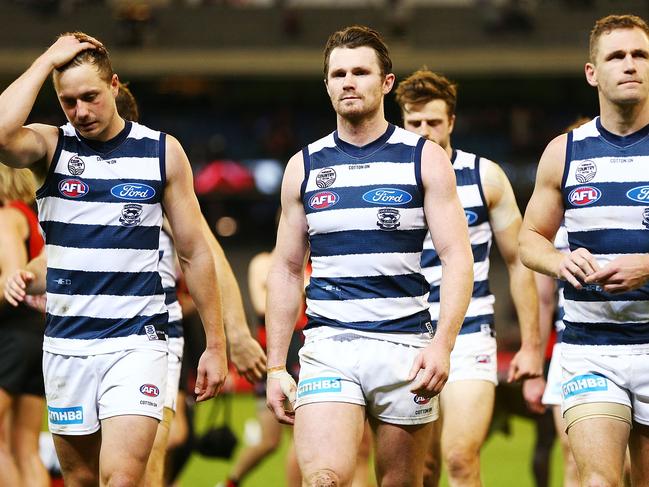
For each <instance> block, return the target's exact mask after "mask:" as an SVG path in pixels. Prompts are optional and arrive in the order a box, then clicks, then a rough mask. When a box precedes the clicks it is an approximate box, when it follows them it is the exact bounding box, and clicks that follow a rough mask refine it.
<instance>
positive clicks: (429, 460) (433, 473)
mask: <svg viewBox="0 0 649 487" xmlns="http://www.w3.org/2000/svg"><path fill="white" fill-rule="evenodd" d="M441 473H442V459H441V458H440V455H438V454H436V453H434V452H428V453H427V454H426V457H425V460H424V487H437V486H438V485H439V479H440V476H441Z"/></svg>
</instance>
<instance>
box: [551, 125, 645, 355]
mask: <svg viewBox="0 0 649 487" xmlns="http://www.w3.org/2000/svg"><path fill="white" fill-rule="evenodd" d="M562 191H563V198H564V206H565V222H566V228H567V230H568V242H569V244H570V250H575V249H577V248H579V247H583V248H585V249H587V250H588V251H589V252H590V253H591V254H593V255H594V256H595V258H596V259H597V261H598V263H599V265H600V266H604V265H606V264H607V263H608V262H610V261H612V260H613V259H615V258H616V257H618V256H621V255H625V254H647V253H649V126H647V127H645V128H643V129H641V130H639V131H637V132H635V133H633V134H630V135H628V136H618V135H615V134H612V133H610V132H609V131H607V130H606V129H604V128H603V127H602V125H601V122H600V119H599V117H598V118H595V119H594V120H592V121H590V122H588V123H586V124H584V125H582V126H581V127H579V128H577V129H575V130H573V131H572V132H570V133H569V134H568V137H567V146H566V163H565V169H564V174H563V181H562ZM564 296H565V316H564V323H565V325H566V329H565V331H564V333H563V341H564V343H568V344H575V345H609V346H611V347H612V346H615V345H620V346H621V345H624V346H625V347H623V349H624V350H627V351H628V350H647V345H648V344H649V284H645V285H644V286H643V287H642V288H640V289H637V290H635V291H630V292H626V293H621V294H609V293H605V292H603V291H602V290H601V288H600V287H599V286H596V285H589V286H585V288H584V289H582V290H577V289H575V288H574V287H573V286H571V285H570V283H567V282H566V284H565V288H564Z"/></svg>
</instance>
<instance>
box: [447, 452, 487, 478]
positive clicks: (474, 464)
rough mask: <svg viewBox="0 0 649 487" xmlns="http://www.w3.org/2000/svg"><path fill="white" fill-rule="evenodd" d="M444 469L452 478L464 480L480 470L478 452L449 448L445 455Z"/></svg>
mask: <svg viewBox="0 0 649 487" xmlns="http://www.w3.org/2000/svg"><path fill="white" fill-rule="evenodd" d="M444 457H445V458H444V459H445V460H446V468H447V469H448V474H449V476H451V477H453V478H466V477H470V476H472V475H474V474H475V471H476V469H479V468H480V457H479V452H478V451H474V450H473V449H470V448H465V447H457V448H451V449H450V450H449V451H448V452H447V453H446V454H445V455H444Z"/></svg>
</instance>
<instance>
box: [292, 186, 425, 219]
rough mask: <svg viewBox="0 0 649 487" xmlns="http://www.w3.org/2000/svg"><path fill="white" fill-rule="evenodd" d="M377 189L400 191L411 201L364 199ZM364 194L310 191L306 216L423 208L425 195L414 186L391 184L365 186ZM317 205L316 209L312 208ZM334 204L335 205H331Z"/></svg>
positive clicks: (348, 189)
mask: <svg viewBox="0 0 649 487" xmlns="http://www.w3.org/2000/svg"><path fill="white" fill-rule="evenodd" d="M376 189H386V190H389V189H398V190H400V191H403V192H405V193H408V195H410V201H408V202H407V203H404V204H394V203H393V204H390V203H371V202H368V201H365V200H364V199H363V195H364V194H366V193H370V192H372V191H373V190H376ZM362 191H363V193H362V194H361V193H360V192H359V188H351V187H343V188H336V189H328V188H327V189H318V190H317V191H308V192H306V193H305V195H304V198H303V202H304V210H305V212H306V214H307V215H308V214H311V213H318V212H320V211H322V210H347V209H352V208H379V207H381V208H385V207H388V206H389V207H394V208H421V207H422V205H423V204H424V203H423V195H422V194H421V192H420V191H419V188H418V187H417V186H414V185H412V184H391V185H385V184H381V185H371V186H364V187H363V188H362ZM331 193H334V194H335V197H332V196H329V197H328V199H327V196H328V195H330V194H331ZM314 196H323V200H322V201H321V200H319V199H317V198H316V199H315V200H314V201H313V202H312V201H311V199H312V198H313V197H314ZM332 198H333V199H332ZM327 201H328V202H329V203H330V205H329V206H326V207H322V208H317V206H320V205H321V204H322V203H323V202H324V203H326V202H327ZM312 203H313V205H315V206H316V207H315V208H314V207H313V206H312ZM331 203H333V204H331Z"/></svg>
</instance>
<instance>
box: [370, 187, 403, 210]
mask: <svg viewBox="0 0 649 487" xmlns="http://www.w3.org/2000/svg"><path fill="white" fill-rule="evenodd" d="M363 200H365V201H367V202H368V203H372V204H374V205H382V206H396V205H405V204H406V203H408V202H409V201H412V195H411V194H410V193H408V192H406V191H402V190H400V189H396V188H378V189H373V190H372V191H368V192H367V193H365V194H364V195H363Z"/></svg>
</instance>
